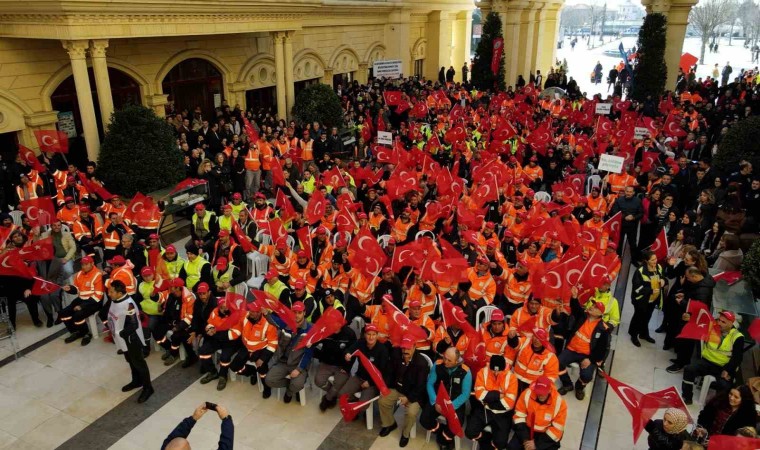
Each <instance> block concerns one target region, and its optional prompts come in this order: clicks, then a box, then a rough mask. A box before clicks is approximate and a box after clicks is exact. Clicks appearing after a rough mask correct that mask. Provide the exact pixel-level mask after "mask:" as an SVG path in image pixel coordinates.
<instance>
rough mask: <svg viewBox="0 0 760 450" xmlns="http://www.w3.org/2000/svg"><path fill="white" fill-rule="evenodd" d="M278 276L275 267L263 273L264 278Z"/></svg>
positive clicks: (268, 278)
mask: <svg viewBox="0 0 760 450" xmlns="http://www.w3.org/2000/svg"><path fill="white" fill-rule="evenodd" d="M278 276H280V274H279V273H277V269H269V272H267V274H266V275H264V279H265V280H271V279H272V278H277V277H278Z"/></svg>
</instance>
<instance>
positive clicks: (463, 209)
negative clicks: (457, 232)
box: [457, 201, 486, 230]
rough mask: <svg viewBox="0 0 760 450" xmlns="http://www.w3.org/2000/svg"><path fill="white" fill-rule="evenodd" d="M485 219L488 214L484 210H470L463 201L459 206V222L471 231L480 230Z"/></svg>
mask: <svg viewBox="0 0 760 450" xmlns="http://www.w3.org/2000/svg"><path fill="white" fill-rule="evenodd" d="M485 217H486V212H485V210H483V209H476V210H474V211H473V210H470V209H469V208H468V207H467V206H466V205H465V204H464V203H462V202H461V201H460V202H459V204H458V205H457V221H458V222H459V224H460V225H466V226H467V228H469V229H471V230H479V229H480V227H481V226H482V225H483V220H484V219H485Z"/></svg>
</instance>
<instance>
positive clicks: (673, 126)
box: [662, 114, 686, 138]
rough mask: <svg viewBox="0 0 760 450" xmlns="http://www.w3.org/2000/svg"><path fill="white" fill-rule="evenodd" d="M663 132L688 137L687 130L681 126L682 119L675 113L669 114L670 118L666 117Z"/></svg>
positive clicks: (671, 135)
mask: <svg viewBox="0 0 760 450" xmlns="http://www.w3.org/2000/svg"><path fill="white" fill-rule="evenodd" d="M662 132H663V133H664V134H665V136H668V137H675V138H683V137H686V131H685V130H684V129H683V128H681V119H680V118H679V117H677V116H675V115H674V114H668V118H667V119H665V125H663V127H662Z"/></svg>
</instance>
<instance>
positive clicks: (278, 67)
mask: <svg viewBox="0 0 760 450" xmlns="http://www.w3.org/2000/svg"><path fill="white" fill-rule="evenodd" d="M284 40H285V33H283V32H280V31H277V32H275V33H274V34H273V35H272V41H273V42H274V66H275V67H274V72H275V76H276V77H277V89H276V90H277V117H278V118H280V119H286V120H287V117H288V114H287V111H288V104H287V101H286V100H285V48H284V45H283V43H284Z"/></svg>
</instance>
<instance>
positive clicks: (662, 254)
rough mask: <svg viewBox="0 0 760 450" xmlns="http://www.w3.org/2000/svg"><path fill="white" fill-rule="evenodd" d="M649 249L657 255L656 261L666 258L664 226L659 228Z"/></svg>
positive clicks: (666, 236) (666, 243)
mask: <svg viewBox="0 0 760 450" xmlns="http://www.w3.org/2000/svg"><path fill="white" fill-rule="evenodd" d="M649 249H650V250H651V251H652V252H654V254H655V255H657V260H658V261H665V260H666V259H668V235H667V234H666V233H665V228H663V229H661V230H660V233H659V234H658V235H657V239H655V240H654V242H653V243H652V245H651V246H650V247H649Z"/></svg>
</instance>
